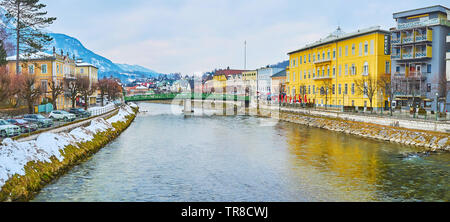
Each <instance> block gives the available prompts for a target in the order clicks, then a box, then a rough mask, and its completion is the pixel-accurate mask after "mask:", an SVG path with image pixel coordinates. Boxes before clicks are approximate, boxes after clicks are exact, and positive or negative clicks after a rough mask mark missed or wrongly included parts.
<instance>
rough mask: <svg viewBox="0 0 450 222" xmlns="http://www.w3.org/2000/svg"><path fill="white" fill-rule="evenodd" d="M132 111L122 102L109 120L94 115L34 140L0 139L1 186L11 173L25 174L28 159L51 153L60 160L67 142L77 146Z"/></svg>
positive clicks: (44, 159)
mask: <svg viewBox="0 0 450 222" xmlns="http://www.w3.org/2000/svg"><path fill="white" fill-rule="evenodd" d="M131 114H134V112H133V110H132V109H131V108H130V107H129V106H125V107H123V108H120V110H119V112H118V114H117V115H115V116H113V117H111V118H110V119H108V120H105V119H103V118H95V119H93V120H92V121H91V124H90V125H89V126H88V127H78V128H75V129H73V130H72V131H70V132H69V133H58V134H54V133H42V134H40V135H39V136H38V138H37V139H36V140H32V141H27V142H17V141H14V140H12V139H9V138H8V139H5V140H3V142H2V144H1V145H0V188H1V187H2V186H3V185H4V184H5V183H6V181H8V179H9V178H11V177H12V176H13V175H15V174H19V175H22V176H23V175H25V169H24V167H25V165H26V164H27V163H28V162H30V161H37V162H51V160H50V158H51V157H52V156H55V157H56V158H57V159H58V160H59V161H63V160H64V157H63V156H62V155H61V151H62V150H63V149H64V148H65V147H66V146H68V145H74V146H77V143H79V142H87V141H90V140H92V139H94V136H95V134H97V133H99V132H104V131H107V130H109V129H114V128H113V126H112V123H116V122H119V121H125V120H126V116H128V115H131Z"/></svg>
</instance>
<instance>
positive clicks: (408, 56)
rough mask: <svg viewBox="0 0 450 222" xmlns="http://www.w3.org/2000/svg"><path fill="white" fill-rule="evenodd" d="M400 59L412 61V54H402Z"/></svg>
mask: <svg viewBox="0 0 450 222" xmlns="http://www.w3.org/2000/svg"><path fill="white" fill-rule="evenodd" d="M402 59H413V54H412V53H403V54H402Z"/></svg>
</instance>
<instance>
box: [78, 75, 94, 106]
mask: <svg viewBox="0 0 450 222" xmlns="http://www.w3.org/2000/svg"><path fill="white" fill-rule="evenodd" d="M77 84H78V91H79V93H80V96H81V97H82V98H83V100H84V109H85V110H87V109H88V106H89V97H90V96H91V95H92V94H94V92H95V90H97V88H96V86H94V85H92V84H91V82H90V80H89V78H88V77H80V78H78V79H77Z"/></svg>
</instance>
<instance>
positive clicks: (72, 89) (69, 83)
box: [64, 78, 79, 108]
mask: <svg viewBox="0 0 450 222" xmlns="http://www.w3.org/2000/svg"><path fill="white" fill-rule="evenodd" d="M64 84H65V86H64V88H65V90H64V91H65V96H66V97H67V98H69V99H70V101H71V102H72V108H75V102H76V101H77V97H78V93H79V91H78V84H77V81H76V79H70V78H65V79H64Z"/></svg>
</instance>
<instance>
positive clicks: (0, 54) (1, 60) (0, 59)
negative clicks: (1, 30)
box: [0, 40, 8, 66]
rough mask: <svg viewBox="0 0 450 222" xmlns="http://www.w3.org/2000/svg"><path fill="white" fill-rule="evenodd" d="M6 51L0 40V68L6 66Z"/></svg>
mask: <svg viewBox="0 0 450 222" xmlns="http://www.w3.org/2000/svg"><path fill="white" fill-rule="evenodd" d="M6 57H7V55H6V50H5V46H4V45H3V41H2V40H0V66H4V65H6V64H7V63H8V62H7V61H6Z"/></svg>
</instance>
